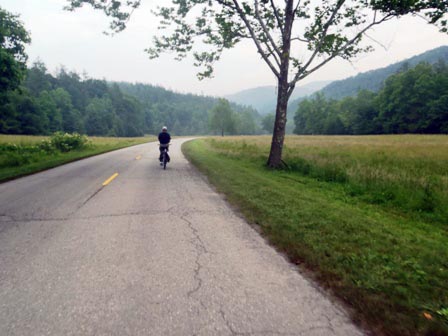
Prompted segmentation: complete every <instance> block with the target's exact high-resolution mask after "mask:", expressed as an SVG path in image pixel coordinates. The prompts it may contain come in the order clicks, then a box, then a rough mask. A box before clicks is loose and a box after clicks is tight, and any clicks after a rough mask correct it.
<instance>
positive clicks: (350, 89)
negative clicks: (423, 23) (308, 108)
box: [320, 46, 448, 99]
mask: <svg viewBox="0 0 448 336" xmlns="http://www.w3.org/2000/svg"><path fill="white" fill-rule="evenodd" d="M439 60H445V61H448V46H443V47H439V48H436V49H433V50H429V51H427V52H424V53H423V54H420V55H417V56H414V57H411V58H408V59H406V60H404V61H401V62H398V63H394V64H392V65H389V66H387V67H385V68H381V69H377V70H372V71H368V72H364V73H360V74H358V75H356V76H354V77H349V78H347V79H343V80H338V81H334V82H332V83H330V84H329V85H327V86H326V87H325V88H323V89H322V90H321V91H320V92H322V93H323V94H324V95H325V96H326V97H327V98H334V99H341V98H344V97H347V96H354V95H356V94H357V93H358V92H359V91H360V90H370V91H374V92H378V91H379V90H380V89H381V87H382V85H383V83H384V81H385V80H386V78H387V77H389V76H390V75H393V74H394V73H396V72H397V71H399V70H400V69H404V68H406V67H411V68H412V67H414V66H415V65H417V64H418V63H421V62H427V63H430V64H434V63H437V62H438V61H439Z"/></svg>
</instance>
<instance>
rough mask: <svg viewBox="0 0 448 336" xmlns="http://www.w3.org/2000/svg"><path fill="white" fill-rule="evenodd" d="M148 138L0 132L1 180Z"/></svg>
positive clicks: (144, 140) (135, 143)
mask: <svg viewBox="0 0 448 336" xmlns="http://www.w3.org/2000/svg"><path fill="white" fill-rule="evenodd" d="M148 141H149V138H144V137H141V138H106V137H89V138H87V137H84V136H79V135H76V134H75V135H73V134H62V133H58V134H55V135H53V136H52V137H44V136H24V135H0V182H4V181H7V180H10V179H13V178H16V177H20V176H24V175H28V174H31V173H35V172H38V171H41V170H45V169H49V168H53V167H56V166H59V165H62V164H65V163H68V162H71V161H75V160H79V159H82V158H85V157H89V156H93V155H97V154H101V153H105V152H109V151H112V150H115V149H119V148H124V147H128V146H132V145H137V144H141V143H145V142H148Z"/></svg>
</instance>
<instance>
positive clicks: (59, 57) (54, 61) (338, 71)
mask: <svg viewBox="0 0 448 336" xmlns="http://www.w3.org/2000/svg"><path fill="white" fill-rule="evenodd" d="M161 1H165V2H166V1H167V0H146V1H143V2H144V4H143V6H142V7H141V8H140V9H138V10H137V11H136V12H135V13H134V14H133V16H132V18H131V21H130V23H129V24H128V28H127V29H126V30H125V31H124V32H122V33H119V34H116V35H115V36H112V37H111V36H106V35H104V34H103V32H104V31H105V30H107V28H108V22H109V21H108V19H107V18H106V17H105V16H104V15H103V14H102V12H99V11H93V10H91V9H90V8H87V7H86V8H83V9H81V10H78V11H76V12H67V11H64V10H63V7H64V6H65V5H66V4H67V2H66V1H65V0H0V6H1V7H2V8H4V9H6V10H8V11H10V12H13V13H15V14H20V18H21V20H22V22H23V23H24V25H25V27H26V29H27V30H28V31H29V32H30V33H31V38H32V43H31V45H29V46H28V47H27V53H28V55H29V62H30V63H32V62H34V61H35V60H36V59H40V60H41V61H43V62H44V63H45V64H46V66H47V68H48V69H49V71H50V72H52V73H53V72H55V70H56V69H57V68H58V67H60V66H62V65H63V66H65V67H66V68H67V69H68V70H74V71H77V72H79V73H83V72H86V73H87V74H88V75H89V76H90V77H91V78H98V79H107V80H114V81H128V82H142V83H149V84H154V85H161V86H163V87H165V88H167V89H171V90H174V91H177V92H182V93H196V94H204V95H214V96H221V95H226V94H230V93H235V92H237V91H240V90H244V89H249V88H253V87H257V86H264V85H275V78H274V76H273V75H272V73H271V72H270V70H269V69H268V67H267V66H266V64H265V63H264V62H263V61H261V60H260V58H259V56H258V55H257V54H256V53H255V48H254V46H253V45H252V43H251V42H250V41H247V42H245V43H243V44H241V45H239V46H238V47H237V48H235V49H233V50H229V51H226V52H225V53H224V55H223V57H222V59H221V61H220V62H219V63H218V64H217V65H216V68H215V77H214V78H213V79H208V80H203V81H199V80H198V79H197V78H196V75H195V74H196V69H195V68H194V67H193V63H192V62H191V61H190V60H183V61H182V62H177V61H175V60H174V59H173V55H170V54H165V55H163V56H162V57H161V58H160V59H156V60H150V59H149V58H148V56H147V54H146V53H145V52H144V49H145V48H147V47H149V46H150V42H151V36H152V34H153V33H154V32H155V31H156V23H157V21H156V19H155V18H154V17H153V16H152V15H151V14H150V9H151V8H152V7H154V4H155V3H157V2H161ZM370 35H371V37H373V38H374V39H375V40H378V41H381V44H382V46H380V45H377V44H376V45H375V51H374V52H372V53H369V54H367V55H363V56H360V57H359V58H358V59H356V60H355V61H353V62H352V63H351V64H350V63H348V62H345V61H335V62H332V63H330V64H328V65H326V66H325V67H324V68H322V69H321V70H319V71H318V72H316V73H314V74H313V75H311V76H310V77H308V78H306V79H305V80H304V81H303V82H301V84H305V83H309V82H312V81H319V80H335V79H342V78H346V77H350V76H353V75H355V74H357V73H359V72H364V71H368V70H373V69H376V68H379V67H384V66H387V65H389V64H391V63H395V62H397V61H401V60H403V59H406V58H409V57H411V56H414V55H417V54H419V53H422V52H425V51H427V50H430V49H433V48H436V47H439V46H442V45H448V36H447V35H444V34H441V33H439V32H438V30H437V29H436V28H435V27H432V26H430V25H428V24H427V23H425V22H424V21H423V20H422V19H420V18H413V17H410V18H405V19H401V20H394V21H393V22H388V23H386V24H384V25H383V26H381V27H378V28H376V31H374V32H372V33H370ZM299 85H300V84H299Z"/></svg>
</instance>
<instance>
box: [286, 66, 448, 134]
mask: <svg viewBox="0 0 448 336" xmlns="http://www.w3.org/2000/svg"><path fill="white" fill-rule="evenodd" d="M294 122H295V129H294V133H295V134H399V133H431V134H439V133H448V66H447V64H446V63H445V62H444V61H443V60H440V61H439V62H437V63H436V64H434V65H430V64H428V63H425V62H422V63H419V64H417V65H416V66H415V67H413V68H410V67H409V66H408V65H407V64H405V65H404V66H403V67H402V68H401V69H400V71H399V72H397V73H396V74H394V75H392V76H390V77H388V78H387V79H386V81H385V82H384V85H383V87H382V88H381V89H380V90H379V91H378V92H372V91H368V90H361V91H359V92H358V94H357V95H356V96H355V97H346V98H343V99H341V100H335V99H330V98H327V97H326V96H325V95H324V94H322V93H318V94H316V95H314V96H313V97H311V98H308V99H305V100H303V101H302V102H301V103H300V104H299V107H298V109H297V111H296V113H295V116H294Z"/></svg>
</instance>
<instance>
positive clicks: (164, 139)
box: [159, 132, 171, 145]
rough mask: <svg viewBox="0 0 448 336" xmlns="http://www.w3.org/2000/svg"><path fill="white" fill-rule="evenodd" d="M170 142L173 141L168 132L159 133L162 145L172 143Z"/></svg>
mask: <svg viewBox="0 0 448 336" xmlns="http://www.w3.org/2000/svg"><path fill="white" fill-rule="evenodd" d="M170 141H171V136H170V134H169V133H168V132H160V133H159V142H160V143H161V144H162V145H166V144H168V143H170Z"/></svg>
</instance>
